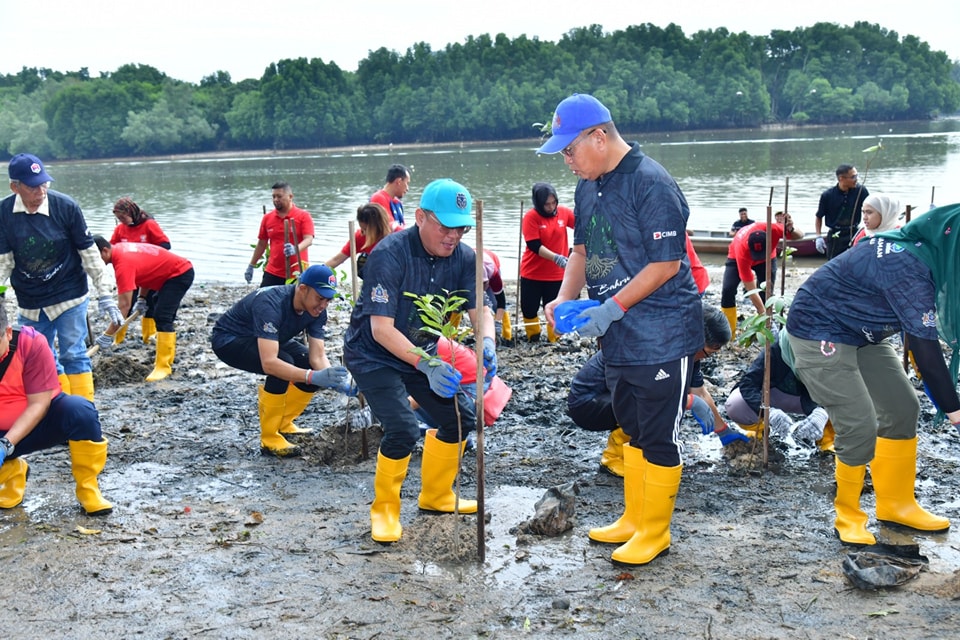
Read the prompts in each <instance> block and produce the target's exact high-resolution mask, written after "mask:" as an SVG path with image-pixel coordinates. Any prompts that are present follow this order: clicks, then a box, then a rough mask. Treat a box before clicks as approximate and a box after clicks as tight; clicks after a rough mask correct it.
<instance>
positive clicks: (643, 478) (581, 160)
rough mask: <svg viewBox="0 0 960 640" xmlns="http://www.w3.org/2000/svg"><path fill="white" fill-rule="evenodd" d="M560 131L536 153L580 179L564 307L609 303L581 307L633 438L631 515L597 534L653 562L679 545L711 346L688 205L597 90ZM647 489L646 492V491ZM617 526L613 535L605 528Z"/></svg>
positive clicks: (556, 121)
mask: <svg viewBox="0 0 960 640" xmlns="http://www.w3.org/2000/svg"><path fill="white" fill-rule="evenodd" d="M552 132H553V136H552V137H551V138H550V139H548V140H547V141H546V143H544V145H543V146H541V147H540V149H539V150H538V151H539V152H540V153H561V154H562V155H563V159H564V162H566V164H567V166H568V167H569V168H570V170H571V171H573V173H574V174H575V175H576V176H577V177H578V178H579V179H580V180H579V182H578V183H577V187H576V191H575V192H574V211H575V212H576V223H575V226H574V234H573V245H574V246H573V253H572V254H571V255H570V258H569V261H568V263H567V268H566V270H565V272H564V277H563V283H562V284H561V286H560V293H559V294H558V296H557V298H556V299H555V300H554V301H553V302H551V303H550V304H548V305H547V307H546V313H547V321H548V322H551V323H553V324H555V319H554V315H553V314H554V309H556V308H557V307H558V305H560V304H562V303H564V302H566V301H571V300H576V299H577V298H578V297H579V295H580V291H581V290H582V289H583V287H584V286H586V288H587V293H588V295H589V297H590V299H591V300H593V301H596V302H599V303H600V304H597V305H595V306H592V307H588V308H585V309H584V310H583V311H581V312H580V314H579V315H578V316H577V318H578V320H580V321H579V322H577V323H576V324H577V325H578V329H577V330H578V331H579V333H580V335H581V336H583V337H599V338H600V346H601V349H603V355H604V360H605V366H604V374H605V377H606V381H607V384H608V386H609V387H610V391H611V397H612V401H613V410H614V413H615V414H616V416H617V419H618V421H619V423H620V427H621V428H622V429H623V431H624V432H625V433H626V434H627V435H628V436H629V438H630V439H629V442H628V443H627V444H624V445H623V458H624V502H625V508H624V512H623V516H622V517H620V518H619V519H618V520H617V521H616V522H615V523H613V524H612V525H610V526H609V527H599V528H597V529H595V530H592V531H591V532H590V537H591V538H592V539H595V540H596V539H598V538H599V537H600V535H601V530H603V532H605V533H604V535H603V537H605V538H606V539H607V541H608V542H617V543H623V544H621V546H620V547H618V548H617V549H616V550H615V551H614V552H613V554H612V556H611V558H612V560H613V561H614V562H617V563H621V564H627V565H643V564H647V563H649V562H650V561H652V560H653V559H654V558H656V557H658V556H660V555H662V554H665V553H667V552H668V551H669V549H670V521H671V519H672V518H673V507H674V504H675V501H676V496H677V490H678V489H679V486H680V476H681V472H682V469H683V465H682V461H681V458H680V452H681V444H680V441H679V439H678V438H677V437H676V428H677V425H678V424H679V422H680V418H681V416H682V415H683V412H684V410H685V405H686V400H687V394H688V392H689V389H690V383H691V377H692V373H693V363H694V360H695V357H696V354H697V353H698V352H699V351H700V350H701V349H703V346H704V335H703V309H702V304H701V301H700V295H699V291H698V290H697V285H696V283H695V282H694V278H693V275H692V270H691V268H690V259H689V257H688V256H687V251H686V237H687V219H688V218H689V216H690V208H689V206H688V205H687V201H686V198H685V197H684V195H683V192H682V191H681V190H680V187H679V186H678V185H677V183H676V181H675V180H674V179H673V177H671V176H670V174H669V173H668V172H667V170H666V169H664V168H663V167H662V166H661V165H660V164H659V163H657V162H656V161H655V160H654V159H653V158H650V157H649V156H647V155H645V154H644V153H643V152H642V151H641V150H640V145H639V144H637V143H636V142H634V143H628V142H627V141H625V140H624V139H623V138H622V137H620V133H619V132H618V131H617V128H616V126H615V125H614V123H613V119H612V117H611V116H610V111H609V110H608V109H607V108H606V107H605V106H604V105H603V104H602V103H601V102H600V101H599V100H597V99H596V98H594V97H593V96H590V95H586V94H574V95H572V96H570V97H569V98H566V99H565V100H563V101H562V102H561V103H560V104H559V105H558V106H557V108H556V111H555V112H554V117H553V120H552ZM641 496H642V498H641ZM607 534H609V535H607Z"/></svg>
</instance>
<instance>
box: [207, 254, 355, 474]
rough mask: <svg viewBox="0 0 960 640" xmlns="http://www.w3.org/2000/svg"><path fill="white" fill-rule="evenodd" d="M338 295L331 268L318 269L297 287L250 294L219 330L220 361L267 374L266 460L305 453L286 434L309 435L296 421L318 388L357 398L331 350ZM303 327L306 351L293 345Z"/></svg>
mask: <svg viewBox="0 0 960 640" xmlns="http://www.w3.org/2000/svg"><path fill="white" fill-rule="evenodd" d="M336 294H337V277H336V275H334V273H333V271H332V270H331V269H330V267H328V266H326V265H319V264H318V265H313V266H312V267H308V268H307V269H305V270H304V272H303V273H302V274H301V275H300V279H299V280H298V281H297V282H296V283H294V284H288V285H279V286H275V287H263V288H260V289H257V290H256V291H254V292H252V293H250V294H247V295H246V296H245V297H244V298H243V299H241V300H240V301H239V302H237V303H236V304H235V305H233V306H232V307H231V308H230V309H229V310H228V311H227V312H226V313H225V314H223V315H222V316H220V318H219V319H218V320H217V322H216V324H214V326H213V335H212V337H211V343H212V346H213V351H214V353H216V354H217V357H218V358H220V359H221V360H222V361H223V362H225V363H227V364H228V365H230V366H231V367H236V368H237V369H242V370H243V371H249V372H250V373H258V374H266V376H267V378H266V380H265V381H264V383H263V385H262V386H260V387H259V393H258V400H259V403H258V404H259V409H260V450H261V452H262V453H264V454H269V455H275V456H277V457H286V456H295V455H299V453H300V448H299V447H297V446H295V445H293V444H291V443H290V442H289V441H288V440H287V439H286V438H284V437H283V436H284V434H292V433H309V430H307V429H301V428H299V427H297V426H296V425H295V424H293V421H294V420H296V419H297V418H298V417H300V414H301V413H303V410H304V409H306V408H307V404H309V403H310V399H311V398H312V397H313V394H314V392H316V390H317V389H318V388H320V387H325V388H328V389H335V390H337V391H339V392H341V393H351V392H352V385H351V384H350V375H349V373H348V372H347V370H346V368H344V367H332V366H330V361H329V360H328V359H327V354H326V351H325V349H324V339H325V337H326V332H325V327H326V324H327V305H329V304H330V300H332V299H333V297H334V296H335V295H336ZM304 329H306V331H307V345H304V344H303V342H301V341H300V340H296V339H294V338H295V337H296V336H298V335H300V333H301V332H302V331H303V330H304ZM291 383H292V384H291Z"/></svg>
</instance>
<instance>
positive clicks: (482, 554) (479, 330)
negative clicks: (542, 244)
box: [473, 200, 523, 562]
mask: <svg viewBox="0 0 960 640" xmlns="http://www.w3.org/2000/svg"><path fill="white" fill-rule="evenodd" d="M520 206H521V208H522V207H523V203H521V204H520ZM476 231H477V244H476V247H475V249H476V252H477V260H476V261H477V274H476V280H475V286H476V298H477V302H476V304H477V326H475V327H474V328H473V335H474V337H475V338H476V340H475V342H474V344H475V345H476V352H477V405H476V412H477V427H476V429H477V560H479V561H480V562H484V561H485V560H486V558H487V546H486V544H485V539H486V536H485V535H484V529H485V527H484V522H483V521H484V511H485V504H484V502H485V500H484V482H483V478H484V465H483V329H484V326H483V325H484V319H485V317H486V313H483V311H484V299H483V200H477V227H476ZM519 281H520V280H519V278H518V279H517V282H518V283H519ZM518 307H519V305H518ZM518 326H519V325H518Z"/></svg>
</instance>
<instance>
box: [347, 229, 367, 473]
mask: <svg viewBox="0 0 960 640" xmlns="http://www.w3.org/2000/svg"><path fill="white" fill-rule="evenodd" d="M348 229H349V233H350V291H351V292H352V293H353V304H357V298H358V296H359V295H360V280H359V276H358V275H357V223H356V222H355V221H353V220H351V221H350V223H349V224H348ZM357 401H358V402H359V403H360V411H363V409H364V408H365V407H366V406H367V401H366V400H365V399H364V397H363V394H362V393H358V394H357ZM369 457H370V451H369V446H368V445H367V428H366V427H363V428H362V429H361V430H360V459H361V460H366V459H368V458H369Z"/></svg>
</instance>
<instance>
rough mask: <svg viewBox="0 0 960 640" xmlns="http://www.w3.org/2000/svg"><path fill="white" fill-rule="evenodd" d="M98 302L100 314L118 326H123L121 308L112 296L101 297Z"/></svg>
mask: <svg viewBox="0 0 960 640" xmlns="http://www.w3.org/2000/svg"><path fill="white" fill-rule="evenodd" d="M97 302H98V303H99V305H100V313H102V314H103V315H104V316H105V317H106V318H107V320H109V321H110V322H112V323H113V324H116V325H121V324H123V314H122V313H120V307H118V306H117V303H116V301H115V300H114V299H113V297H112V296H100V298H99V299H98V301H97Z"/></svg>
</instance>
